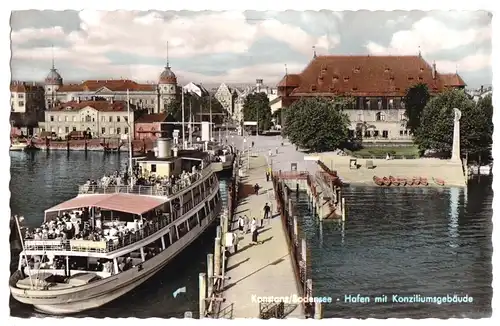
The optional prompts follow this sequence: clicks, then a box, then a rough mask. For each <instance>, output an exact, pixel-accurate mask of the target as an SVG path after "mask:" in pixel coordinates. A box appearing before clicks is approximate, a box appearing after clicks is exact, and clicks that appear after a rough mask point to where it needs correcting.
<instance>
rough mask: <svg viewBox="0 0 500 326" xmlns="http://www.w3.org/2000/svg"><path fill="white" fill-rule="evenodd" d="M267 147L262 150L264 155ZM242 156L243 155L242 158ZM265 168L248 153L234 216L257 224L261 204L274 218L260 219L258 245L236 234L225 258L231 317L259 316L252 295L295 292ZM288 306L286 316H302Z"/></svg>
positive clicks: (262, 159)
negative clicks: (267, 206)
mask: <svg viewBox="0 0 500 326" xmlns="http://www.w3.org/2000/svg"><path fill="white" fill-rule="evenodd" d="M278 144H279V142H278ZM256 147H257V144H256ZM290 147H291V146H290ZM268 150H269V149H266V154H265V155H267V151H268ZM263 154H264V153H263ZM246 159H247V158H246V157H245V161H246ZM244 166H246V162H245V164H244ZM266 168H267V160H266V157H264V156H256V157H251V156H250V170H248V171H246V172H245V174H246V176H245V177H244V178H243V179H242V184H243V187H242V191H241V195H242V196H241V197H242V198H241V199H240V203H239V206H238V207H237V208H236V211H235V219H237V217H239V216H240V215H241V216H244V215H247V216H248V217H249V218H250V219H251V218H252V217H255V218H256V219H257V220H258V225H260V222H261V220H262V217H263V215H264V210H263V208H264V205H265V203H269V204H270V205H271V207H272V208H273V214H274V215H275V217H274V218H273V219H271V220H264V221H263V227H262V228H260V229H259V237H258V240H259V241H261V242H262V243H261V244H257V245H251V244H250V243H251V234H250V233H248V234H245V235H242V236H240V237H239V238H240V241H239V244H238V252H236V253H235V254H233V255H231V256H230V257H229V259H228V263H227V267H226V271H227V272H226V275H227V276H229V277H230V278H231V279H230V280H228V281H226V289H225V291H224V298H225V299H226V303H225V304H224V306H227V305H230V304H233V311H232V317H233V318H258V317H259V303H258V302H256V301H254V300H253V299H255V297H254V298H252V296H257V297H259V296H260V297H268V296H274V297H280V296H290V295H298V294H299V290H298V288H297V282H296V280H295V274H294V271H293V266H292V262H291V259H290V255H289V251H288V247H287V243H286V235H285V232H284V230H283V227H282V224H281V220H280V218H279V216H277V214H276V202H275V201H274V199H272V200H271V198H274V193H273V190H272V183H271V182H270V181H269V182H266V178H265V171H266ZM255 183H258V184H259V185H260V186H261V190H260V191H259V195H255V194H253V189H252V187H253V185H254V184H255ZM231 229H232V230H235V231H237V222H235V221H233V223H232V225H231ZM288 308H289V309H288V312H289V314H288V315H287V318H304V316H303V313H302V307H301V306H300V305H297V306H292V307H288Z"/></svg>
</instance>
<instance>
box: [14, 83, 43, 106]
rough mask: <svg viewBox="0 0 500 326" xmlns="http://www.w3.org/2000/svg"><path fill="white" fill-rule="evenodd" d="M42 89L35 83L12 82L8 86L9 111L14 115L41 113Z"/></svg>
mask: <svg viewBox="0 0 500 326" xmlns="http://www.w3.org/2000/svg"><path fill="white" fill-rule="evenodd" d="M44 108H45V103H44V88H43V87H42V86H39V85H36V84H35V83H31V84H28V83H25V82H17V81H14V82H12V83H11V84H10V111H11V112H16V113H36V112H39V111H43V110H44Z"/></svg>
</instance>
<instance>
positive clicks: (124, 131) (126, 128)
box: [123, 127, 128, 135]
mask: <svg viewBox="0 0 500 326" xmlns="http://www.w3.org/2000/svg"><path fill="white" fill-rule="evenodd" d="M123 133H124V134H125V135H128V127H125V129H124V130H123Z"/></svg>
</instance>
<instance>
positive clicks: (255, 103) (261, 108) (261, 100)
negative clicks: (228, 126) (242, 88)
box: [243, 93, 272, 131]
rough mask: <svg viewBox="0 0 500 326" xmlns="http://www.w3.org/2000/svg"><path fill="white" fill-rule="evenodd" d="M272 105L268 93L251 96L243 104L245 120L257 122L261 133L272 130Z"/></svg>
mask: <svg viewBox="0 0 500 326" xmlns="http://www.w3.org/2000/svg"><path fill="white" fill-rule="evenodd" d="M271 118H272V115H271V105H270V104H269V99H268V98H267V94H266V93H255V94H249V95H248V96H247V97H246V98H245V103H244V104H243V119H244V120H245V121H257V123H258V127H259V131H263V130H269V128H271V125H272V122H271Z"/></svg>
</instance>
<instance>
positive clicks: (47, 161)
mask: <svg viewBox="0 0 500 326" xmlns="http://www.w3.org/2000/svg"><path fill="white" fill-rule="evenodd" d="M10 157H11V183H10V189H11V194H12V195H11V200H10V206H11V211H12V213H13V214H19V215H23V216H24V217H25V224H26V225H27V226H30V227H36V226H39V225H40V223H41V222H42V221H43V211H44V210H45V209H47V208H49V207H52V206H54V205H56V204H58V203H60V202H61V201H64V200H67V199H70V198H72V197H74V196H76V194H77V191H78V187H77V185H78V184H83V183H85V181H86V180H87V179H88V178H91V179H98V178H101V177H102V176H103V175H104V173H113V172H114V171H116V170H119V169H123V168H125V165H126V163H127V160H128V157H127V155H126V154H121V155H119V154H104V153H91V152H88V153H87V154H85V153H83V152H71V153H69V154H67V153H66V152H55V151H54V152H51V153H46V152H40V151H39V152H32V153H24V152H11V153H10ZM225 189H226V183H225V180H224V179H221V191H225ZM221 197H223V199H224V197H225V196H221ZM214 237H215V227H212V228H211V229H209V230H207V232H205V234H203V236H201V237H200V238H199V239H198V240H197V241H196V242H194V243H193V244H192V245H191V246H189V247H188V248H187V249H186V250H184V251H183V252H182V253H181V254H180V255H179V256H177V257H176V258H175V259H174V260H173V261H172V262H170V263H169V264H168V265H167V267H166V268H164V269H163V270H161V271H160V272H158V273H157V274H155V276H153V277H152V278H151V279H149V280H148V281H147V282H145V283H144V284H142V285H141V286H139V287H138V288H136V289H135V290H133V291H131V292H130V293H128V294H127V295H125V296H123V297H120V298H119V299H117V300H115V301H113V302H111V303H109V304H107V305H105V306H103V307H101V308H98V309H95V310H92V311H86V312H83V313H81V314H79V315H77V316H74V317H95V318H104V317H137V318H149V317H159V318H161V317H163V318H168V317H183V315H184V312H185V311H192V312H193V315H194V316H197V314H198V274H199V273H200V272H205V271H206V257H207V254H209V253H212V252H213V246H214V242H213V239H214ZM184 286H185V287H186V293H182V294H180V295H178V296H177V298H174V297H173V292H174V291H175V290H177V289H178V288H181V287H184ZM10 308H11V315H12V316H16V317H32V316H39V317H41V316H43V315H41V314H39V313H36V312H34V311H33V309H32V308H31V307H30V306H26V305H23V304H21V303H19V302H17V301H15V300H13V299H12V298H11V301H10Z"/></svg>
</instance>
